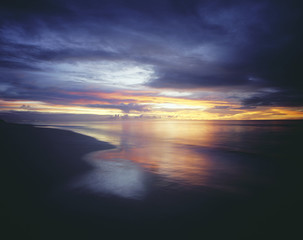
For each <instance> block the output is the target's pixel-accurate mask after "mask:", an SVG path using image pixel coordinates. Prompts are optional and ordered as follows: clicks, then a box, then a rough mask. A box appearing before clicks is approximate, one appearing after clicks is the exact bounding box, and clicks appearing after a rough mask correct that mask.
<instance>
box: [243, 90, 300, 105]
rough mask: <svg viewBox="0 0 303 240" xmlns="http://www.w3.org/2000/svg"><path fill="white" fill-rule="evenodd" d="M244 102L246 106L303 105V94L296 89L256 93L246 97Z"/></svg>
mask: <svg viewBox="0 0 303 240" xmlns="http://www.w3.org/2000/svg"><path fill="white" fill-rule="evenodd" d="M242 103H243V105H244V106H246V107H256V106H275V107H278V106H280V107H300V106H302V105H303V104H302V103H303V94H302V92H300V91H295V90H289V91H287V90H284V91H279V92H271V93H266V92H265V93H264V92H263V93H256V94H255V95H253V96H251V97H249V98H245V99H244V100H243V102H242Z"/></svg>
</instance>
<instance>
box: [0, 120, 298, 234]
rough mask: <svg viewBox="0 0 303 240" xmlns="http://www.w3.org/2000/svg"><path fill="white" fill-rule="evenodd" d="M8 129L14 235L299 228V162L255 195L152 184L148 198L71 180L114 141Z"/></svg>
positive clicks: (7, 189) (4, 149)
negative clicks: (103, 191) (87, 188)
mask: <svg viewBox="0 0 303 240" xmlns="http://www.w3.org/2000/svg"><path fill="white" fill-rule="evenodd" d="M0 131H1V135H0V143H1V156H3V157H1V165H2V167H1V176H2V177H3V180H2V182H1V184H2V185H3V186H2V187H1V189H2V190H1V191H2V194H1V195H2V197H1V198H2V199H1V206H2V208H3V209H4V210H3V211H2V216H3V218H4V219H5V225H4V228H3V229H4V230H5V233H7V234H8V236H10V237H8V238H6V239H121V238H124V239H134V238H136V239H149V238H151V239H156V238H157V239H164V238H166V239H179V238H180V239H202V238H204V239H222V238H224V239H275V238H276V237H282V238H283V237H284V238H286V239H287V238H288V239H290V238H293V237H294V236H296V235H297V233H298V232H299V221H297V220H296V217H297V216H300V212H299V210H300V205H301V204H300V200H299V198H298V197H299V192H300V189H299V187H300V186H301V184H300V183H299V179H300V178H299V175H298V174H299V172H300V169H299V168H298V166H299V165H293V167H289V168H288V169H283V172H279V171H280V167H282V168H283V163H282V162H281V163H279V164H280V166H279V167H278V170H279V171H277V178H276V182H275V183H273V185H272V186H271V187H270V188H266V187H265V188H264V189H257V190H256V191H255V193H256V194H254V195H253V196H245V195H244V196H238V195H234V194H226V193H222V192H220V191H216V190H214V189H207V188H205V189H204V190H203V191H201V190H199V191H195V189H194V188H193V189H191V190H187V191H184V190H182V191H172V190H165V188H152V187H151V188H150V189H149V197H148V198H146V199H143V200H134V199H125V198H119V197H115V196H111V195H104V196H100V195H97V194H93V193H89V192H81V189H79V191H71V190H70V189H68V188H67V184H68V183H69V182H70V180H71V179H74V178H77V176H81V175H83V174H85V173H88V172H90V171H92V170H93V167H92V166H91V165H89V164H88V163H87V162H85V161H83V156H84V155H85V154H86V153H90V152H93V151H97V150H102V149H110V148H113V147H114V146H112V145H110V144H108V143H104V142H100V141H97V140H96V139H94V138H91V137H88V136H84V135H81V134H77V133H74V132H70V131H65V130H57V129H46V128H37V127H33V126H30V125H18V124H8V123H4V122H0ZM296 156H297V154H294V155H293V156H291V157H292V158H295V157H296ZM298 160H299V159H297V160H296V161H298ZM290 161H294V160H290ZM294 162H295V161H294ZM275 170H276V169H275ZM284 170H285V171H284ZM149 177H150V181H154V182H155V181H157V176H153V175H151V176H149Z"/></svg>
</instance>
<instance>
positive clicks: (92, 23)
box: [0, 0, 303, 108]
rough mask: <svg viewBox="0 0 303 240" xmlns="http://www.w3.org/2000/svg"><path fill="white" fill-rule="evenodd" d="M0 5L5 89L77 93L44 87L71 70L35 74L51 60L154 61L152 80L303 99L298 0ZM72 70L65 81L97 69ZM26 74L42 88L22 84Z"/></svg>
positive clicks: (247, 103) (34, 94)
mask: <svg viewBox="0 0 303 240" xmlns="http://www.w3.org/2000/svg"><path fill="white" fill-rule="evenodd" d="M0 13H1V14H0V27H1V29H0V41H1V42H0V43H1V46H0V48H1V49H0V50H1V56H0V65H1V69H0V70H1V74H2V75H3V76H4V75H5V76H6V78H5V79H4V80H3V82H4V83H6V84H8V85H14V91H13V92H12V89H13V88H12V87H5V89H6V90H3V91H5V92H2V95H4V96H6V97H8V98H14V96H17V97H20V96H23V97H24V98H25V99H35V100H45V99H47V98H48V96H51V95H53V96H54V98H57V99H58V100H63V99H64V98H67V99H70V98H71V96H69V95H64V96H63V95H62V93H56V92H55V91H51V94H47V92H48V91H50V90H49V89H50V88H46V87H45V86H44V85H45V84H46V83H47V82H51V81H54V79H57V78H58V79H59V80H56V81H58V82H60V81H61V82H62V84H59V83H58V84H57V83H56V84H57V85H58V87H59V86H61V87H60V88H62V89H66V84H65V83H64V82H65V81H66V76H65V75H64V76H61V77H60V76H57V75H56V76H55V77H53V78H51V77H45V76H43V75H41V74H40V75H37V74H33V72H43V73H48V71H50V70H49V69H50V68H51V67H52V66H53V65H52V64H60V63H62V62H67V63H70V64H74V65H75V66H77V64H80V63H81V62H87V61H95V62H98V61H106V62H109V63H114V62H119V61H125V62H127V61H130V62H132V63H133V64H134V65H136V66H141V65H142V64H147V65H149V66H150V67H151V69H152V70H153V75H152V77H151V78H150V79H149V81H148V82H146V83H145V84H146V85H147V86H150V87H154V88H169V89H197V88H201V89H203V88H217V87H220V88H222V89H224V88H225V90H222V91H228V90H230V89H239V91H243V90H245V88H247V89H250V91H252V90H253V91H256V94H255V95H254V96H252V97H247V98H246V99H243V104H244V105H243V107H246V108H247V107H253V106H261V105H279V106H286V105H287V106H300V105H303V100H302V97H301V96H302V94H303V89H302V84H301V79H302V77H303V76H302V71H301V65H300V60H301V56H302V54H303V52H302V49H303V48H302V42H303V37H302V32H303V30H302V27H301V26H302V23H303V21H302V14H301V4H300V1H273V0H272V1H271V0H264V1H232V0H229V1H198V0H192V1H181V0H174V1H173V0H171V1H169V0H166V1H165V0H161V1H160V0H159V1H157V0H156V1H139V0H130V1H113V0H111V1H110V0H108V1H104V0H103V1H97V0H95V1H82V0H77V1H71V0H70V1H69V0H65V1H59V0H58V1H56V0H53V1H50V0H49V1H45V0H44V1H38V0H30V1H21V0H19V1H18V0H16V1H6V2H4V3H2V5H1V9H0ZM56 66H57V65H56ZM12 69H14V70H15V72H14V74H13V73H11V70H12ZM60 71H62V70H60ZM60 71H59V70H58V72H59V73H60ZM66 71H67V70H66ZM18 74H19V75H18ZM66 74H69V78H68V81H71V80H70V79H72V78H75V79H77V78H78V77H79V75H82V76H85V78H87V80H88V81H89V80H91V78H93V76H92V74H90V73H89V72H88V71H87V72H83V73H79V72H73V71H70V72H68V73H66ZM16 75H18V76H19V77H17V76H16ZM21 75H22V76H23V77H20V76H21ZM45 75H47V74H45ZM16 79H17V80H16ZM60 79H62V80H60ZM28 81H35V84H36V87H35V89H32V90H28V89H26V88H25V87H24V86H25V85H26V83H27V82H28ZM81 81H82V79H81ZM81 81H80V82H81ZM16 82H19V85H18V86H17V84H16ZM82 82H83V81H82ZM82 82H81V84H82ZM100 84H103V82H102V81H101V82H100ZM104 88H106V87H104ZM263 88H275V89H277V90H278V91H279V94H278V93H262V89H263ZM9 91H11V92H9ZM294 91H295V95H293V93H294ZM14 94H15V95H14ZM56 94H57V95H56ZM45 95H47V96H45Z"/></svg>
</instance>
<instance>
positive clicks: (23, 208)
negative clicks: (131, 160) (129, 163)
mask: <svg viewBox="0 0 303 240" xmlns="http://www.w3.org/2000/svg"><path fill="white" fill-rule="evenodd" d="M0 132H1V134H0V150H1V160H2V161H1V176H2V179H3V181H2V182H1V188H2V189H1V190H2V194H1V195H2V197H1V204H2V206H3V209H4V210H3V211H2V217H4V219H5V220H6V223H5V225H4V226H5V227H4V228H3V229H5V230H6V231H7V233H8V234H9V235H7V236H11V239H20V237H21V236H22V238H23V239H48V237H46V236H45V231H47V232H49V231H51V229H52V228H53V227H54V226H56V227H58V226H59V227H60V226H61V225H64V224H63V223H62V224H61V225H60V224H59V225H58V224H57V223H56V221H57V220H58V217H57V216H55V215H56V214H57V213H58V211H57V210H54V211H53V214H55V215H54V216H51V214H49V213H50V212H52V209H51V208H52V206H50V207H49V206H47V205H48V201H49V197H50V196H51V194H53V193H52V192H53V190H54V189H56V188H61V187H64V184H66V183H67V182H68V181H69V180H70V179H73V178H74V177H76V176H78V175H82V174H85V173H86V172H89V171H90V170H92V169H93V167H92V166H90V165H89V163H87V162H86V161H85V160H84V159H83V157H84V155H85V154H88V153H90V152H93V151H101V150H108V149H113V148H115V146H113V145H111V144H109V143H106V142H101V141H99V140H97V139H95V138H93V137H90V136H86V135H82V134H79V133H75V132H72V131H68V130H61V129H49V128H38V127H35V126H33V125H24V124H15V123H7V122H4V121H2V120H0ZM49 208H50V209H49ZM56 227H55V228H56ZM58 232H60V230H58V229H56V231H55V232H54V233H53V234H56V233H58ZM50 236H52V234H50ZM54 237H55V236H52V237H51V238H54Z"/></svg>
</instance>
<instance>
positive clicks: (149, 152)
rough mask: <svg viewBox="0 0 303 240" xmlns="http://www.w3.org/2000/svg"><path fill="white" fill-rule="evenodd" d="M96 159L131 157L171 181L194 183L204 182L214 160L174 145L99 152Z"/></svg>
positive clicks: (200, 183)
mask: <svg viewBox="0 0 303 240" xmlns="http://www.w3.org/2000/svg"><path fill="white" fill-rule="evenodd" d="M93 158H94V159H95V160H97V159H98V160H101V161H103V160H105V159H128V160H131V161H133V162H136V163H139V164H140V165H142V166H143V167H144V168H145V169H146V170H147V171H150V172H152V173H155V174H160V175H161V176H164V177H166V178H168V180H172V181H182V182H183V183H185V184H191V185H205V182H206V181H207V177H208V175H209V174H210V173H209V169H210V168H211V165H212V164H211V161H210V160H209V159H207V158H205V157H204V156H201V154H198V153H196V152H194V151H191V150H190V149H189V150H186V149H185V148H180V147H179V148H178V147H176V146H173V145H172V144H165V145H155V146H152V147H143V148H129V149H118V150H111V151H105V152H98V153H96V154H95V155H94V156H93Z"/></svg>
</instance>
